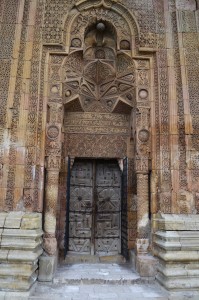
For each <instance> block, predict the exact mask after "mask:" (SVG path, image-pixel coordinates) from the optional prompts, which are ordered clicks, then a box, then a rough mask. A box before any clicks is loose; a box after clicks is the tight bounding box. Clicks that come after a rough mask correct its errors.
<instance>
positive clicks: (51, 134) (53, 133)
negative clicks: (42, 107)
mask: <svg viewBox="0 0 199 300" xmlns="http://www.w3.org/2000/svg"><path fill="white" fill-rule="evenodd" d="M47 136H48V138H49V139H50V140H55V139H57V138H58V136H59V127H58V126H56V125H50V126H49V127H48V129H47Z"/></svg>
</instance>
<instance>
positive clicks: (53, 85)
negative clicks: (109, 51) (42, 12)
mask: <svg viewBox="0 0 199 300" xmlns="http://www.w3.org/2000/svg"><path fill="white" fill-rule="evenodd" d="M89 9H93V11H94V10H95V11H96V13H99V11H100V9H101V10H104V11H108V14H109V21H110V18H111V21H112V23H113V25H114V22H116V20H115V18H116V17H117V19H119V20H120V21H121V22H124V23H125V24H126V23H127V24H128V26H129V28H130V30H131V32H130V34H129V36H130V45H131V47H130V49H128V50H124V51H125V52H126V53H127V54H128V55H129V56H131V58H132V60H133V61H134V63H135V66H136V107H134V108H133V110H132V122H131V138H132V139H133V140H134V145H135V149H134V153H135V156H134V157H135V161H134V163H135V173H136V174H137V175H136V176H137V224H138V233H137V252H138V253H146V252H147V251H148V245H149V242H148V241H149V234H150V222H149V170H150V168H151V167H150V160H151V155H150V153H151V148H152V147H151V145H152V144H155V135H154V134H153V133H152V131H151V125H150V124H151V123H154V122H152V117H154V112H152V113H150V110H151V108H152V109H153V107H154V101H153V92H152V90H153V89H152V87H153V84H152V82H153V72H152V71H151V70H153V53H154V49H153V48H147V47H145V48H143V47H141V46H142V43H141V42H140V40H141V37H139V28H138V25H137V22H136V21H135V18H134V16H133V15H132V14H131V13H130V12H129V11H127V10H126V9H125V8H124V7H123V6H121V5H120V4H118V3H116V2H115V1H110V0H107V1H106V0H102V1H99V0H94V1H93V0H92V1H84V2H83V1H81V2H80V3H79V5H78V4H77V5H76V9H74V11H72V12H71V14H69V17H67V18H66V21H65V27H64V32H65V38H63V43H64V45H65V47H63V48H61V50H59V51H58V50H57V45H54V46H52V45H51V46H50V47H49V46H48V49H50V50H47V53H48V54H47V62H48V68H46V74H45V78H46V80H45V82H46V91H47V92H46V96H47V98H48V103H47V123H46V144H45V158H46V182H45V191H46V193H45V200H44V203H45V206H44V207H45V211H44V232H45V234H44V237H43V241H44V250H45V252H46V253H47V255H49V256H54V255H55V254H56V251H57V240H56V237H55V233H56V207H57V199H58V182H59V172H60V167H61V149H62V125H63V117H64V105H63V100H62V82H61V76H60V69H61V65H62V63H63V59H64V58H65V57H66V56H67V55H68V53H69V51H70V46H71V41H72V39H71V34H70V33H71V30H72V26H73V24H74V21H75V20H76V18H77V16H79V15H80V14H85V13H86V10H89ZM121 24H122V23H121ZM116 29H117V28H116ZM81 30H83V29H82V27H81ZM118 30H121V28H119V29H118ZM119 36H120V40H118V47H119V45H120V46H121V45H122V40H121V35H119ZM73 40H74V38H73ZM149 44H150V43H149ZM72 46H73V45H72ZM45 47H46V46H45ZM46 49H47V48H46ZM59 49H60V48H59ZM142 51H144V55H142V54H141V53H142ZM146 54H147V55H146ZM130 200H131V199H130ZM153 205H155V203H154V204H153Z"/></svg>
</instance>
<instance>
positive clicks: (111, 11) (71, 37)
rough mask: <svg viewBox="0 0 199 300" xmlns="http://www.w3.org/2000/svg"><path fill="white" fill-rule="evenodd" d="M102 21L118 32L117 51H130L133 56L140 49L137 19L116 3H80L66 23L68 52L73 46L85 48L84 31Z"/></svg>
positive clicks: (65, 40) (106, 1)
mask: <svg viewBox="0 0 199 300" xmlns="http://www.w3.org/2000/svg"><path fill="white" fill-rule="evenodd" d="M100 21H106V22H107V21H108V22H110V23H111V24H112V25H113V26H114V27H115V29H116V32H117V49H118V50H128V51H129V52H130V53H131V55H133V54H135V53H136V52H137V51H138V48H139V27H138V23H137V21H136V18H135V17H134V15H133V14H132V13H130V12H129V11H128V10H127V9H126V8H125V7H124V6H122V5H121V4H119V3H117V2H116V1H110V0H100V1H99V0H92V1H91V0H90V1H79V2H77V3H76V4H75V6H74V7H73V9H72V11H71V12H70V14H69V15H68V16H66V19H65V21H64V28H63V31H64V38H63V44H64V45H65V47H66V52H69V51H70V48H71V46H73V45H74V44H76V45H77V44H78V45H79V47H80V48H81V47H82V46H83V37H84V30H85V28H88V27H89V26H90V25H91V24H94V23H96V22H100Z"/></svg>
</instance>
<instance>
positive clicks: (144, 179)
mask: <svg viewBox="0 0 199 300" xmlns="http://www.w3.org/2000/svg"><path fill="white" fill-rule="evenodd" d="M136 162H137V164H136V169H137V201H138V205H137V240H136V251H137V253H138V254H143V253H148V248H149V234H150V225H149V175H148V159H144V160H143V159H137V160H136ZM144 167H145V168H144ZM144 169H145V170H144ZM141 170H142V171H141Z"/></svg>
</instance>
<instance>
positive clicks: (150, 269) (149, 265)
mask: <svg viewBox="0 0 199 300" xmlns="http://www.w3.org/2000/svg"><path fill="white" fill-rule="evenodd" d="M130 261H131V263H132V265H133V268H134V269H135V270H136V272H138V273H139V275H140V276H141V277H148V278H151V279H155V277H156V275H157V267H158V260H157V259H156V258H155V257H153V256H152V255H151V254H149V253H147V254H137V253H135V251H133V250H132V251H130Z"/></svg>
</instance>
